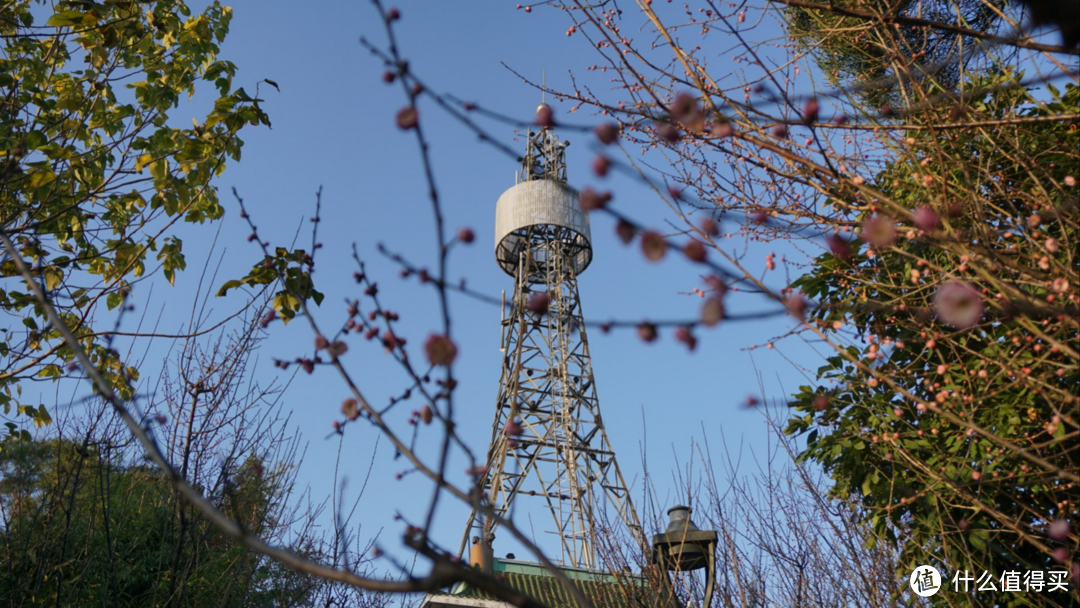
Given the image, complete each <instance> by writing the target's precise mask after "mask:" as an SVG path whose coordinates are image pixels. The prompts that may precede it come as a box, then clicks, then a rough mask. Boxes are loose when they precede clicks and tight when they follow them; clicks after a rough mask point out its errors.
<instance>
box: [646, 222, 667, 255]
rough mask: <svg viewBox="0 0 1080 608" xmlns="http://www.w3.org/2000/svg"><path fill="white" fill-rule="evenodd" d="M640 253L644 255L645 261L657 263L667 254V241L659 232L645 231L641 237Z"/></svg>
mask: <svg viewBox="0 0 1080 608" xmlns="http://www.w3.org/2000/svg"><path fill="white" fill-rule="evenodd" d="M641 251H642V253H644V254H645V259H647V260H649V261H650V262H659V261H660V260H662V259H663V258H664V254H665V253H667V241H665V240H664V237H663V236H662V235H661V234H660V233H659V232H656V231H654V230H646V231H645V232H644V233H643V234H642V235H641Z"/></svg>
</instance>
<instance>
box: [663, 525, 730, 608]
mask: <svg viewBox="0 0 1080 608" xmlns="http://www.w3.org/2000/svg"><path fill="white" fill-rule="evenodd" d="M668 518H669V519H670V520H671V523H669V524H668V527H667V530H666V531H665V532H664V533H663V534H654V535H653V537H652V546H653V552H652V562H653V563H654V564H657V565H659V566H660V570H661V571H662V572H663V578H664V579H665V580H666V581H667V590H668V593H669V594H670V597H671V598H674V596H675V589H674V586H673V584H672V582H671V574H670V572H672V571H674V572H690V571H692V570H700V569H701V568H705V602H704V604H702V606H703V607H704V608H708V607H709V606H710V605H711V603H712V596H713V588H714V587H715V586H716V538H717V536H716V532H715V531H714V530H699V529H698V527H697V526H695V525H694V522H692V521H690V507H684V506H682V505H679V506H675V507H672V508H670V509H668Z"/></svg>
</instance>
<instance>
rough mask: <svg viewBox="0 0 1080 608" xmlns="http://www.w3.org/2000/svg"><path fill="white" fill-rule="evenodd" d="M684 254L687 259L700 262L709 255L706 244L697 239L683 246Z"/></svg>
mask: <svg viewBox="0 0 1080 608" xmlns="http://www.w3.org/2000/svg"><path fill="white" fill-rule="evenodd" d="M683 254H684V255H685V256H686V257H687V259H689V260H691V261H694V262H698V263H701V262H704V261H705V259H706V256H707V253H706V251H705V245H704V244H703V243H702V242H701V241H699V240H696V239H691V240H690V241H688V242H687V243H686V245H685V246H684V247H683Z"/></svg>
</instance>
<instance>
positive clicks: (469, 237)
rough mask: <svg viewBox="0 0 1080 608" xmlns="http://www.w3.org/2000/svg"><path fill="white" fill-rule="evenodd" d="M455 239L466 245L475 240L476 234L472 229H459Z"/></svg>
mask: <svg viewBox="0 0 1080 608" xmlns="http://www.w3.org/2000/svg"><path fill="white" fill-rule="evenodd" d="M457 238H458V240H459V241H461V242H462V243H465V244H468V243H471V242H473V241H475V240H476V233H475V232H473V230H472V228H461V229H460V230H458V231H457Z"/></svg>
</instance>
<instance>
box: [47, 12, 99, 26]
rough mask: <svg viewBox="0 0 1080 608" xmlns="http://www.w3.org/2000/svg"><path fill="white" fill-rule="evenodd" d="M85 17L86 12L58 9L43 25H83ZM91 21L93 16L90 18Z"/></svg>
mask: <svg viewBox="0 0 1080 608" xmlns="http://www.w3.org/2000/svg"><path fill="white" fill-rule="evenodd" d="M86 18H87V15H86V13H80V12H79V11H60V12H59V13H56V14H55V15H53V16H52V17H49V20H48V21H46V22H45V25H47V26H49V27H75V26H80V25H83V23H84V21H85V20H86ZM91 23H93V18H91Z"/></svg>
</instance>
